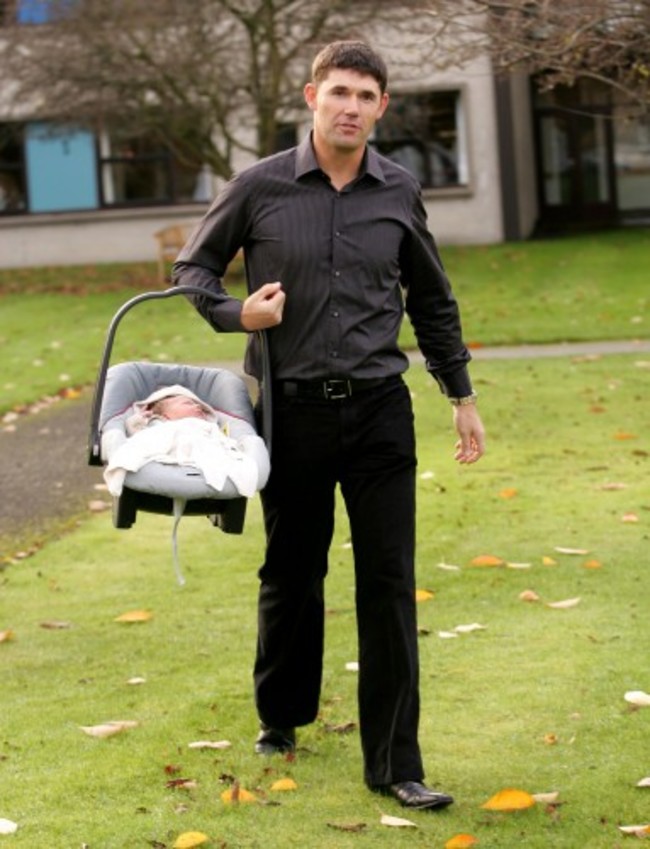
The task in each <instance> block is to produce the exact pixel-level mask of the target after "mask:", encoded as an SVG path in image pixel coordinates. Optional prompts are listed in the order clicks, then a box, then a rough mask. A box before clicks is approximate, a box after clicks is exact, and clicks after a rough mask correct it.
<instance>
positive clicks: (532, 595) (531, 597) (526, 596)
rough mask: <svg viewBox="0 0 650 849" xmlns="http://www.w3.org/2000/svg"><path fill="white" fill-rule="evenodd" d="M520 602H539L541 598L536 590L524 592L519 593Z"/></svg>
mask: <svg viewBox="0 0 650 849" xmlns="http://www.w3.org/2000/svg"><path fill="white" fill-rule="evenodd" d="M519 600H520V601H539V600H540V598H539V596H538V595H537V593H536V592H535V590H524V591H523V592H520V593H519Z"/></svg>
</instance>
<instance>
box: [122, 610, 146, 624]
mask: <svg viewBox="0 0 650 849" xmlns="http://www.w3.org/2000/svg"><path fill="white" fill-rule="evenodd" d="M152 618H153V613H152V612H151V611H150V610H129V611H128V612H127V613H122V615H121V616H116V617H115V620H114V621H115V622H127V623H130V622H148V621H149V620H150V619H152Z"/></svg>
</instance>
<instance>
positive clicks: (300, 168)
mask: <svg viewBox="0 0 650 849" xmlns="http://www.w3.org/2000/svg"><path fill="white" fill-rule="evenodd" d="M313 171H321V167H320V165H319V164H318V161H317V159H316V154H315V153H314V147H313V145H312V143H311V133H309V135H308V136H306V138H304V139H303V140H302V141H301V142H300V144H299V145H298V146H297V148H296V172H295V173H296V180H299V179H300V178H301V177H304V176H305V175H306V174H310V173H312V172H313ZM366 175H368V176H370V177H373V178H374V179H375V180H377V181H378V182H380V183H385V182H386V177H385V176H384V170H383V168H382V167H381V162H380V160H379V155H378V153H377V151H376V150H375V149H374V148H372V147H369V146H367V145H366V152H365V154H364V157H363V162H362V163H361V170H360V172H359V179H362V178H363V177H365V176H366Z"/></svg>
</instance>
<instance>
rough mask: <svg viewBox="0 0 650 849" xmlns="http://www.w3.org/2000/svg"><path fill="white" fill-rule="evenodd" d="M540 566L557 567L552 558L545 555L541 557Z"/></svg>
mask: <svg viewBox="0 0 650 849" xmlns="http://www.w3.org/2000/svg"><path fill="white" fill-rule="evenodd" d="M542 566H557V560H553V558H552V557H547V556H546V555H545V556H544V557H542Z"/></svg>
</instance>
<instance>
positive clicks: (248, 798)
mask: <svg viewBox="0 0 650 849" xmlns="http://www.w3.org/2000/svg"><path fill="white" fill-rule="evenodd" d="M221 801H222V802H223V803H224V804H226V805H238V804H250V803H251V802H257V796H254V795H253V793H250V792H249V791H248V790H244V788H243V787H240V786H239V784H237V783H236V782H235V784H233V786H232V787H229V788H228V790H224V791H223V793H222V794H221Z"/></svg>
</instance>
